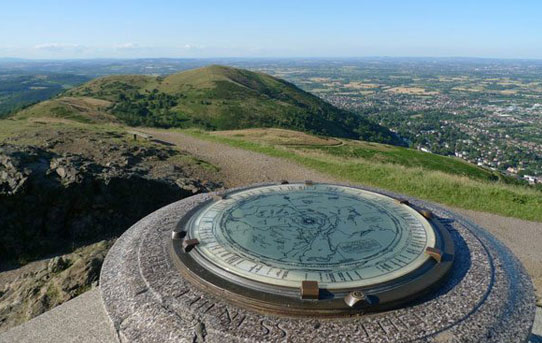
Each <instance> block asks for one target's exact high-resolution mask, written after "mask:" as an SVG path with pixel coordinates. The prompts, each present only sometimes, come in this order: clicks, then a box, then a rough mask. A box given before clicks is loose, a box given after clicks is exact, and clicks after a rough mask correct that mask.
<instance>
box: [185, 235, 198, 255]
mask: <svg viewBox="0 0 542 343" xmlns="http://www.w3.org/2000/svg"><path fill="white" fill-rule="evenodd" d="M198 244H199V241H198V240H197V239H195V238H194V239H186V240H184V241H183V251H184V252H190V250H192V249H193V248H194V247H195V246H196V245H198Z"/></svg>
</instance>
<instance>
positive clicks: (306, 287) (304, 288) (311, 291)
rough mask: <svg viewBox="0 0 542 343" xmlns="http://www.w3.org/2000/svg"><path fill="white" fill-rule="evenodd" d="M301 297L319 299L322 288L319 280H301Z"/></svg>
mask: <svg viewBox="0 0 542 343" xmlns="http://www.w3.org/2000/svg"><path fill="white" fill-rule="evenodd" d="M300 291H301V299H316V300H317V299H318V297H319V296H320V288H319V287H318V281H301V289H300Z"/></svg>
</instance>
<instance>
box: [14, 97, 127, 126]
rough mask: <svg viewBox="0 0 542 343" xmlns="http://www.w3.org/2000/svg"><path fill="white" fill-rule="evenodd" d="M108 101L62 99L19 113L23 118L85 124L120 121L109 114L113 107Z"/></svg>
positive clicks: (82, 98)
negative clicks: (59, 119)
mask: <svg viewBox="0 0 542 343" xmlns="http://www.w3.org/2000/svg"><path fill="white" fill-rule="evenodd" d="M111 104H112V103H111V102H110V101H107V100H101V99H95V98H89V97H61V98H56V99H51V100H47V101H43V102H40V103H38V104H36V105H34V106H32V107H29V108H26V109H24V110H22V111H20V112H18V113H17V117H18V118H20V119H23V118H47V117H49V118H61V119H70V120H74V121H79V122H83V123H102V122H103V123H109V122H118V121H119V120H118V119H117V118H116V117H115V116H113V115H111V114H109V113H107V109H108V108H109V107H110V106H111Z"/></svg>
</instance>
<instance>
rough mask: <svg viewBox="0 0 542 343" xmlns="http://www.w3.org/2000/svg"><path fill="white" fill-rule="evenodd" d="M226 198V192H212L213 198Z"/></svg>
mask: <svg viewBox="0 0 542 343" xmlns="http://www.w3.org/2000/svg"><path fill="white" fill-rule="evenodd" d="M224 199H226V194H223V193H216V194H213V200H216V201H218V200H224Z"/></svg>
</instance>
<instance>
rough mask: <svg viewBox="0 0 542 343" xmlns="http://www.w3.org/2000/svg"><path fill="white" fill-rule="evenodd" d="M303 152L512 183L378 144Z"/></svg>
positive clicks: (463, 164)
mask: <svg viewBox="0 0 542 343" xmlns="http://www.w3.org/2000/svg"><path fill="white" fill-rule="evenodd" d="M303 149H304V150H305V149H306V150H309V151H310V150H316V151H321V152H323V153H325V154H329V155H331V156H336V157H342V158H344V159H346V160H353V159H355V160H358V159H364V160H370V161H371V162H374V161H377V162H381V163H390V164H394V165H400V166H405V167H408V168H416V167H419V166H423V169H427V170H435V171H442V172H444V173H447V174H454V175H462V176H468V177H470V178H475V179H478V180H485V181H497V180H499V179H501V180H503V181H505V182H510V183H512V179H510V178H505V177H504V176H502V175H501V174H499V173H497V172H492V171H490V170H487V169H482V168H479V167H477V166H475V165H472V164H470V163H467V162H464V161H462V160H459V159H455V158H450V157H445V156H440V155H436V154H429V153H425V152H420V151H418V150H414V149H407V148H402V147H394V146H383V145H380V144H371V143H361V144H355V145H354V144H353V143H350V144H348V145H342V146H312V147H304V148H303Z"/></svg>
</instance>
